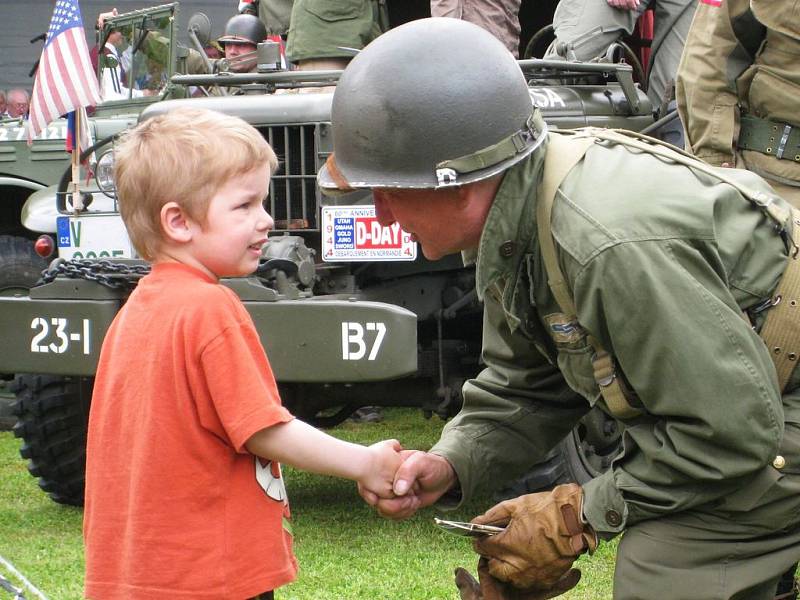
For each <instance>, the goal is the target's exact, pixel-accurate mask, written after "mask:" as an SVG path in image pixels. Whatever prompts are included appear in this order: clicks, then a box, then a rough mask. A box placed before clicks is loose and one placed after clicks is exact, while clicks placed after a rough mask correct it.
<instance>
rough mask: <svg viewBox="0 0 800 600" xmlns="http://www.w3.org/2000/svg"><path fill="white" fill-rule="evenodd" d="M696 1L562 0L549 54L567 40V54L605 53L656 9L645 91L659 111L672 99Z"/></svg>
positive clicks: (584, 57) (588, 55)
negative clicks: (645, 13) (639, 20)
mask: <svg viewBox="0 0 800 600" xmlns="http://www.w3.org/2000/svg"><path fill="white" fill-rule="evenodd" d="M697 4H698V3H697V0H642V1H639V0H608V1H607V2H604V1H603V0H561V1H560V2H559V3H558V6H556V11H555V13H554V15H553V30H554V33H555V36H556V41H555V42H554V43H553V44H552V45H551V46H550V49H549V50H548V53H547V56H545V58H548V57H551V56H553V55H554V54H556V49H557V48H558V47H559V43H561V44H566V45H567V47H568V48H569V51H568V53H569V56H567V58H574V59H576V60H580V61H587V60H591V59H593V58H596V57H598V56H601V55H603V54H604V53H605V51H606V49H607V48H608V47H609V46H610V45H611V44H612V43H613V42H615V41H617V40H618V39H620V38H621V37H622V35H623V34H628V35H630V34H632V33H633V30H634V27H635V26H636V22H637V20H638V19H639V17H640V16H641V15H642V13H644V11H646V10H648V9H651V8H652V9H653V10H654V32H653V42H652V45H651V54H650V65H649V68H648V69H647V71H648V77H647V96H648V97H649V98H650V101H651V102H652V103H653V107H654V109H656V110H657V111H658V112H659V114H660V116H664V114H665V113H666V107H667V104H668V103H669V102H670V101H671V100H673V99H674V88H675V73H676V72H677V70H678V64H679V63H680V60H681V53H682V52H683V47H684V45H685V44H686V37H687V35H688V32H689V27H690V26H691V24H692V17H693V15H694V11H695V7H696V6H697Z"/></svg>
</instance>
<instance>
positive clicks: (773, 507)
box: [318, 19, 800, 600]
mask: <svg viewBox="0 0 800 600" xmlns="http://www.w3.org/2000/svg"><path fill="white" fill-rule="evenodd" d="M332 111H333V112H332V128H333V132H332V133H333V146H334V154H333V156H332V157H330V158H329V160H328V162H327V163H326V166H325V167H324V168H323V169H322V170H321V171H320V174H319V179H318V181H319V184H320V185H321V187H322V188H323V190H327V191H330V192H333V193H336V192H338V191H346V190H349V189H354V188H355V189H372V190H373V197H374V201H375V211H376V215H377V218H378V220H379V221H380V222H381V223H382V224H383V225H384V226H388V225H390V224H392V223H394V222H397V223H399V224H400V226H401V227H402V228H403V229H404V230H405V231H407V232H409V233H410V234H411V235H412V236H413V237H414V239H416V240H417V241H418V242H419V243H420V244H421V246H422V252H423V254H424V255H425V256H426V257H427V258H428V259H431V260H436V259H438V258H440V257H442V256H444V255H446V254H449V253H453V252H457V251H459V250H460V251H463V252H464V255H465V258H466V259H467V260H469V261H476V262H475V264H476V271H475V278H476V288H477V292H478V294H479V296H480V297H481V298H482V299H483V302H484V331H483V352H482V358H483V361H484V364H485V368H484V370H483V371H482V372H481V373H480V374H479V375H478V376H477V377H476V378H475V379H474V380H471V381H469V382H467V383H466V384H465V386H464V390H463V395H464V405H463V409H462V410H461V412H460V413H459V414H458V415H457V416H456V417H455V418H454V419H453V420H452V421H450V422H449V423H448V424H447V426H446V427H445V428H444V430H443V432H442V436H441V439H440V440H439V442H438V443H437V444H436V445H435V446H434V447H433V448H432V449H431V450H430V451H429V452H420V451H417V452H414V451H410V452H408V453H407V454H406V458H405V462H404V463H403V465H402V466H401V467H400V469H399V470H398V472H397V475H396V476H395V482H394V491H395V493H396V494H397V497H395V498H393V499H384V500H378V498H377V496H376V495H375V494H374V493H372V491H371V490H369V489H362V490H361V493H362V495H363V496H364V498H365V500H367V502H369V503H370V504H373V505H375V506H377V508H378V510H379V512H380V513H381V514H383V515H385V516H389V517H393V518H403V517H407V516H410V515H411V514H413V513H414V512H415V511H416V510H417V509H419V508H420V507H424V506H428V505H431V504H433V503H434V502H438V503H439V506H440V507H442V508H447V507H454V506H457V505H459V504H460V503H462V502H463V501H465V500H467V499H469V498H470V497H472V496H473V495H474V494H475V492H476V490H477V489H478V488H479V486H480V485H482V484H483V485H486V484H494V485H496V484H498V483H499V480H500V479H507V478H513V477H515V476H518V475H519V474H521V473H523V472H524V471H525V470H526V469H527V468H528V466H529V465H530V464H532V463H534V462H536V461H538V460H541V459H542V458H543V457H544V456H545V455H546V453H547V452H548V450H549V449H551V448H552V447H553V446H555V444H556V443H557V442H558V441H559V440H561V439H562V438H563V437H564V436H565V435H566V434H567V433H568V432H569V431H570V429H571V428H572V427H573V426H574V425H575V424H576V423H577V421H578V420H579V419H580V418H581V416H583V415H584V414H586V412H587V411H588V410H589V409H590V406H593V405H598V406H600V407H601V408H602V409H603V410H605V411H606V412H607V413H609V414H611V415H612V416H614V418H616V419H617V420H618V422H619V424H620V426H621V427H622V429H623V446H624V450H623V451H622V453H621V454H620V455H619V456H618V457H617V458H616V459H615V461H614V462H613V464H612V466H611V468H610V469H609V470H608V471H607V472H605V473H604V474H602V475H600V476H599V477H597V478H595V479H594V480H592V481H590V482H588V483H586V484H584V485H582V486H580V485H577V484H567V485H561V486H558V487H556V488H555V489H554V490H552V491H550V492H545V493H539V494H530V495H525V496H521V497H519V498H516V499H512V500H509V501H506V502H504V503H501V504H500V505H498V506H496V507H494V508H492V509H491V510H489V511H488V512H487V513H486V514H484V515H482V516H480V517H478V518H476V519H475V521H476V522H478V523H484V524H491V525H500V526H504V527H505V531H504V532H502V533H499V534H497V535H495V536H492V537H487V538H483V539H480V540H478V541H476V542H475V547H476V550H477V551H478V552H479V553H480V554H481V555H482V556H483V557H485V558H484V559H482V562H481V564H482V566H483V568H482V569H481V571H480V574H481V576H482V582H481V583H482V586H483V587H484V588H485V589H486V590H487V591H486V593H485V594H484V595H485V596H486V597H490V592H491V593H493V594H495V595H494V596H491V597H512V596H511V594H510V593H508V594H506V593H505V592H502V591H498V589H497V588H499V587H502V586H505V585H506V584H505V583H501V582H509V585H513V586H515V587H517V588H521V589H525V590H527V592H526V593H529V595H528V596H525V597H530V598H545V597H552V595H548V594H557V593H561V592H563V591H564V590H566V589H568V588H569V587H571V586H572V585H574V584H575V582H576V581H577V577H578V575H577V573H576V572H575V571H574V570H571V565H572V563H573V561H574V560H575V559H576V558H577V557H578V556H579V555H580V554H582V553H584V552H592V551H593V550H594V548H595V547H596V544H597V543H598V539H599V540H607V539H610V538H613V537H614V536H616V535H618V534H620V533H623V532H624V535H623V537H622V539H621V541H620V544H619V547H618V551H617V565H616V573H615V579H614V587H615V591H614V597H615V598H616V599H633V598H636V599H642V598H661V597H663V596H664V594H665V593H666V594H667V595H668V596H669V597H670V598H692V599H693V600H702V599H704V598H709V599H711V598H714V599H720V598H738V599H743V598H747V599H767V598H772V597H773V595H774V593H775V589H776V585H777V581H778V579H779V577H780V576H781V574H782V573H783V572H784V571H785V570H786V569H787V568H788V567H789V566H790V565H791V564H792V563H793V562H794V561H796V560H797V558H798V556H799V555H800V522H799V521H800V394H798V393H797V388H798V387H799V386H800V373H795V372H794V371H793V367H794V365H795V364H796V358H797V356H798V355H799V354H800V335H798V327H797V320H796V318H793V315H792V311H793V310H795V309H794V308H793V306H795V305H796V304H797V300H798V298H797V293H796V292H792V291H790V290H791V288H792V287H793V286H795V285H798V286H800V260H798V248H797V246H796V245H795V244H796V243H797V242H798V241H800V226H798V225H797V224H798V223H800V215H798V214H797V213H795V214H794V215H792V214H791V207H790V206H789V205H788V204H787V203H785V202H784V201H783V200H782V199H780V198H778V197H777V196H775V194H774V193H773V192H772V190H771V189H770V187H769V186H768V185H767V184H766V183H765V182H764V181H763V180H762V179H761V178H760V177H758V176H757V175H755V174H753V173H750V172H747V171H741V170H726V169H715V168H713V167H710V166H708V165H705V164H704V163H702V162H701V161H697V160H696V159H694V158H693V157H691V156H689V155H687V154H685V153H682V152H680V151H678V150H677V149H674V148H670V147H668V146H665V145H658V144H655V143H651V142H649V141H648V140H647V139H643V138H639V137H636V136H635V135H625V134H623V133H620V132H614V131H608V130H588V131H580V130H579V132H577V133H573V134H572V135H567V133H566V132H564V133H554V132H548V128H547V126H546V124H545V123H544V122H543V120H542V118H541V116H540V114H539V112H538V111H537V110H536V109H534V108H533V107H532V106H531V100H530V95H529V93H528V88H527V85H526V81H525V77H524V76H523V74H522V73H521V72H520V70H519V68H518V65H517V63H516V61H514V59H513V57H512V56H511V54H510V53H509V52H508V51H507V50H506V49H505V48H504V47H503V45H502V44H500V43H499V42H498V41H497V40H496V39H495V38H494V37H492V36H491V35H490V34H488V33H486V32H485V31H484V30H482V29H480V28H478V27H476V26H474V25H471V24H469V23H465V22H463V21H457V20H455V19H423V20H419V21H414V22H411V23H407V24H405V25H402V26H400V27H398V28H395V29H394V30H392V31H390V32H388V33H386V34H384V35H383V36H381V37H380V38H378V39H377V40H376V41H375V42H373V43H372V44H370V45H369V46H368V47H367V48H365V49H364V50H363V51H362V52H361V53H360V54H359V55H358V56H356V57H355V58H354V59H353V61H352V62H351V63H350V65H348V67H347V69H346V70H345V72H344V73H343V76H342V77H341V79H340V81H339V84H338V86H337V89H336V92H335V95H334V99H333V107H332ZM620 182H625V185H624V186H620ZM779 297H782V298H783V299H782V301H779ZM781 335H783V338H781ZM761 336H763V339H762V337H761ZM765 341H766V344H768V346H769V348H770V350H768V346H767V345H765ZM773 360H774V362H773ZM543 590H544V591H543ZM665 590H668V591H667V592H665ZM516 593H517V592H515V594H516ZM498 594H499V595H498ZM465 597H466V596H465ZM513 597H520V596H518V595H514V596H513Z"/></svg>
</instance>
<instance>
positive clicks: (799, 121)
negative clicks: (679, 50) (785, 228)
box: [677, 0, 800, 206]
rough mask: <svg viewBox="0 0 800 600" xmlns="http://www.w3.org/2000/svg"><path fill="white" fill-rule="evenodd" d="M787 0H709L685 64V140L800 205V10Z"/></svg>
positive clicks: (681, 80)
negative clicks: (799, 109) (746, 171)
mask: <svg viewBox="0 0 800 600" xmlns="http://www.w3.org/2000/svg"><path fill="white" fill-rule="evenodd" d="M797 11H798V9H797V6H796V3H794V2H788V1H787V0H752V1H751V0H726V1H725V2H711V1H707V0H703V1H701V2H700V4H699V5H698V8H697V15H696V17H695V20H694V23H693V24H692V28H691V31H690V32H689V38H688V41H687V44H686V51H685V53H684V56H683V58H682V59H681V64H680V67H679V69H678V82H677V93H678V107H679V110H680V116H681V120H682V121H683V123H684V127H685V129H686V134H687V139H686V148H687V149H688V150H690V151H691V152H692V153H693V154H695V155H696V156H697V157H698V158H701V159H703V160H704V161H706V162H708V163H710V164H713V165H718V166H722V167H740V168H745V169H749V170H751V171H754V172H756V173H758V174H759V175H761V176H762V177H764V178H766V179H767V180H768V181H769V183H770V185H772V187H773V188H775V190H776V191H777V192H778V193H779V194H781V195H782V196H783V197H784V198H786V199H787V200H789V201H790V202H791V203H792V204H794V205H795V206H800V128H798V126H800V117H798V114H797V98H798V97H800V66H799V65H798V60H797V59H798V56H800V21H799V20H798V19H799V18H800V16H799V15H798V12H797Z"/></svg>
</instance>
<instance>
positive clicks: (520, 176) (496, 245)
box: [462, 142, 546, 299]
mask: <svg viewBox="0 0 800 600" xmlns="http://www.w3.org/2000/svg"><path fill="white" fill-rule="evenodd" d="M545 149H546V142H545V145H543V146H542V147H541V148H539V149H538V150H537V151H536V152H534V153H533V154H531V156H529V157H528V158H527V159H525V160H523V161H522V162H520V163H518V164H516V165H514V166H513V167H511V168H510V169H509V170H508V171H506V174H505V176H504V177H503V182H502V183H501V184H500V187H499V188H498V190H497V194H496V195H495V198H494V202H493V203H492V207H491V208H490V209H489V214H488V215H487V217H486V223H485V224H484V226H483V232H482V233H481V240H480V243H479V245H478V249H477V253H476V252H475V251H474V250H473V251H467V252H464V253H463V255H462V256H463V258H464V262H465V264H469V262H468V261H471V262H477V266H476V270H475V287H476V289H477V292H478V297H479V298H480V299H483V297H484V294H485V293H486V290H487V289H488V288H489V287H490V286H492V285H495V284H496V283H498V282H499V280H500V279H506V280H508V279H509V277H510V276H514V274H516V273H517V271H518V266H519V262H520V260H521V259H522V257H523V255H524V254H526V252H527V249H528V246H529V245H530V241H531V239H532V238H533V236H534V233H535V231H536V220H535V212H534V211H533V210H532V209H529V208H530V207H532V206H534V205H535V196H536V189H537V187H538V185H539V181H540V179H541V177H542V166H543V164H544V155H545V151H546V150H545ZM506 283H511V282H510V281H507V282H506Z"/></svg>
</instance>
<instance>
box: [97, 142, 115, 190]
mask: <svg viewBox="0 0 800 600" xmlns="http://www.w3.org/2000/svg"><path fill="white" fill-rule="evenodd" d="M94 180H95V181H96V182H97V187H98V188H100V191H101V192H103V193H104V194H105V195H106V196H108V197H109V198H114V199H116V197H117V187H116V184H115V183H114V151H113V150H109V151H108V152H104V153H103V154H102V155H101V156H100V158H98V159H97V164H96V165H95V168H94Z"/></svg>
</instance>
